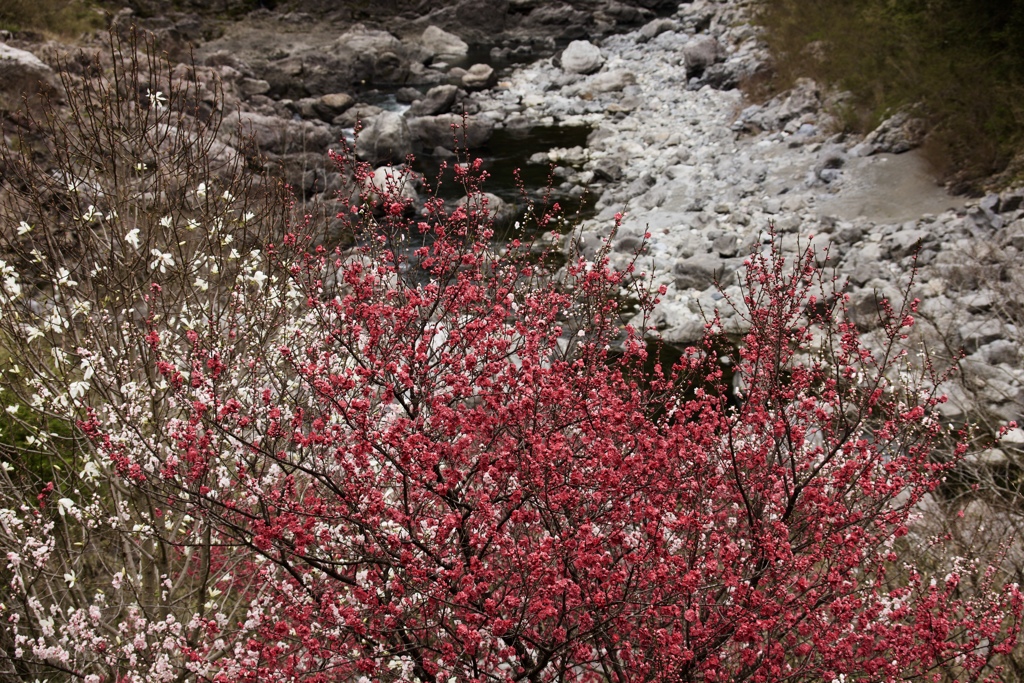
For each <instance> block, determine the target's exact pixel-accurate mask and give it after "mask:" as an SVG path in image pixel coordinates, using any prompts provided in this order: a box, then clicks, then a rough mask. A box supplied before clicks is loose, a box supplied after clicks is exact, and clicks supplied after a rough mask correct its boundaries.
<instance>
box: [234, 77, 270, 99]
mask: <svg viewBox="0 0 1024 683" xmlns="http://www.w3.org/2000/svg"><path fill="white" fill-rule="evenodd" d="M238 91H239V92H240V93H241V94H242V96H243V97H252V96H253V95H265V94H267V93H268V92H270V83H268V82H266V81H264V80H263V79H261V78H243V79H241V80H240V81H238Z"/></svg>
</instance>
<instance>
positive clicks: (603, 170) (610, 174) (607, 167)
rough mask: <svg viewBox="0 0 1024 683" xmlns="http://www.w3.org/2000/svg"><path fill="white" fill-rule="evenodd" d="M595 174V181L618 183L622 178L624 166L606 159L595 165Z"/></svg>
mask: <svg viewBox="0 0 1024 683" xmlns="http://www.w3.org/2000/svg"><path fill="white" fill-rule="evenodd" d="M593 172H594V179H595V180H605V181H609V182H616V181H617V180H619V179H620V178H621V177H622V165H621V164H620V163H619V162H618V161H615V160H614V159H610V158H607V157H605V158H604V159H601V160H599V161H598V162H597V163H596V164H594V168H593Z"/></svg>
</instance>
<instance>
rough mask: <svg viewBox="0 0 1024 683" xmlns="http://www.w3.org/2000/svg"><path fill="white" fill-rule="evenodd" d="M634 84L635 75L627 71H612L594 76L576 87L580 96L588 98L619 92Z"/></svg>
mask: <svg viewBox="0 0 1024 683" xmlns="http://www.w3.org/2000/svg"><path fill="white" fill-rule="evenodd" d="M635 84H636V75H635V74H634V73H633V72H632V71H629V70H628V69H612V70H611V71H602V72H601V73H598V74H594V75H593V76H591V77H590V78H588V79H587V80H586V81H584V82H583V83H581V84H580V85H579V86H578V91H579V93H580V94H585V95H589V96H594V95H601V94H604V93H609V92H621V91H622V90H624V89H625V88H626V87H627V86H630V85H635Z"/></svg>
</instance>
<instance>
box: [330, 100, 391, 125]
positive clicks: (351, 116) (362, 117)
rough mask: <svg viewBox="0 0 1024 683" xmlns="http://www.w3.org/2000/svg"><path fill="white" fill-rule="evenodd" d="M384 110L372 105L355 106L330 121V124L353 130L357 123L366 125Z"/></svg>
mask: <svg viewBox="0 0 1024 683" xmlns="http://www.w3.org/2000/svg"><path fill="white" fill-rule="evenodd" d="M383 111H384V110H383V109H381V108H380V107H378V106H376V105H373V104H357V105H355V106H353V107H352V108H351V109H348V110H346V111H345V113H343V114H339V115H338V116H335V117H334V118H333V119H331V123H333V124H334V125H335V126H341V127H342V128H354V127H355V125H356V124H357V123H366V122H367V121H369V120H370V119H372V118H374V117H376V116H377V115H379V114H380V113H381V112H383Z"/></svg>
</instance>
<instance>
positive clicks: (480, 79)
mask: <svg viewBox="0 0 1024 683" xmlns="http://www.w3.org/2000/svg"><path fill="white" fill-rule="evenodd" d="M497 82H498V74H497V72H495V71H494V69H493V68H492V67H490V66H488V65H487V64H474V65H473V66H471V67H469V69H468V70H467V71H466V73H465V75H463V77H462V85H463V86H465V88H466V90H470V91H472V90H485V89H487V88H490V87H492V86H493V85H494V84H495V83H497Z"/></svg>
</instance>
